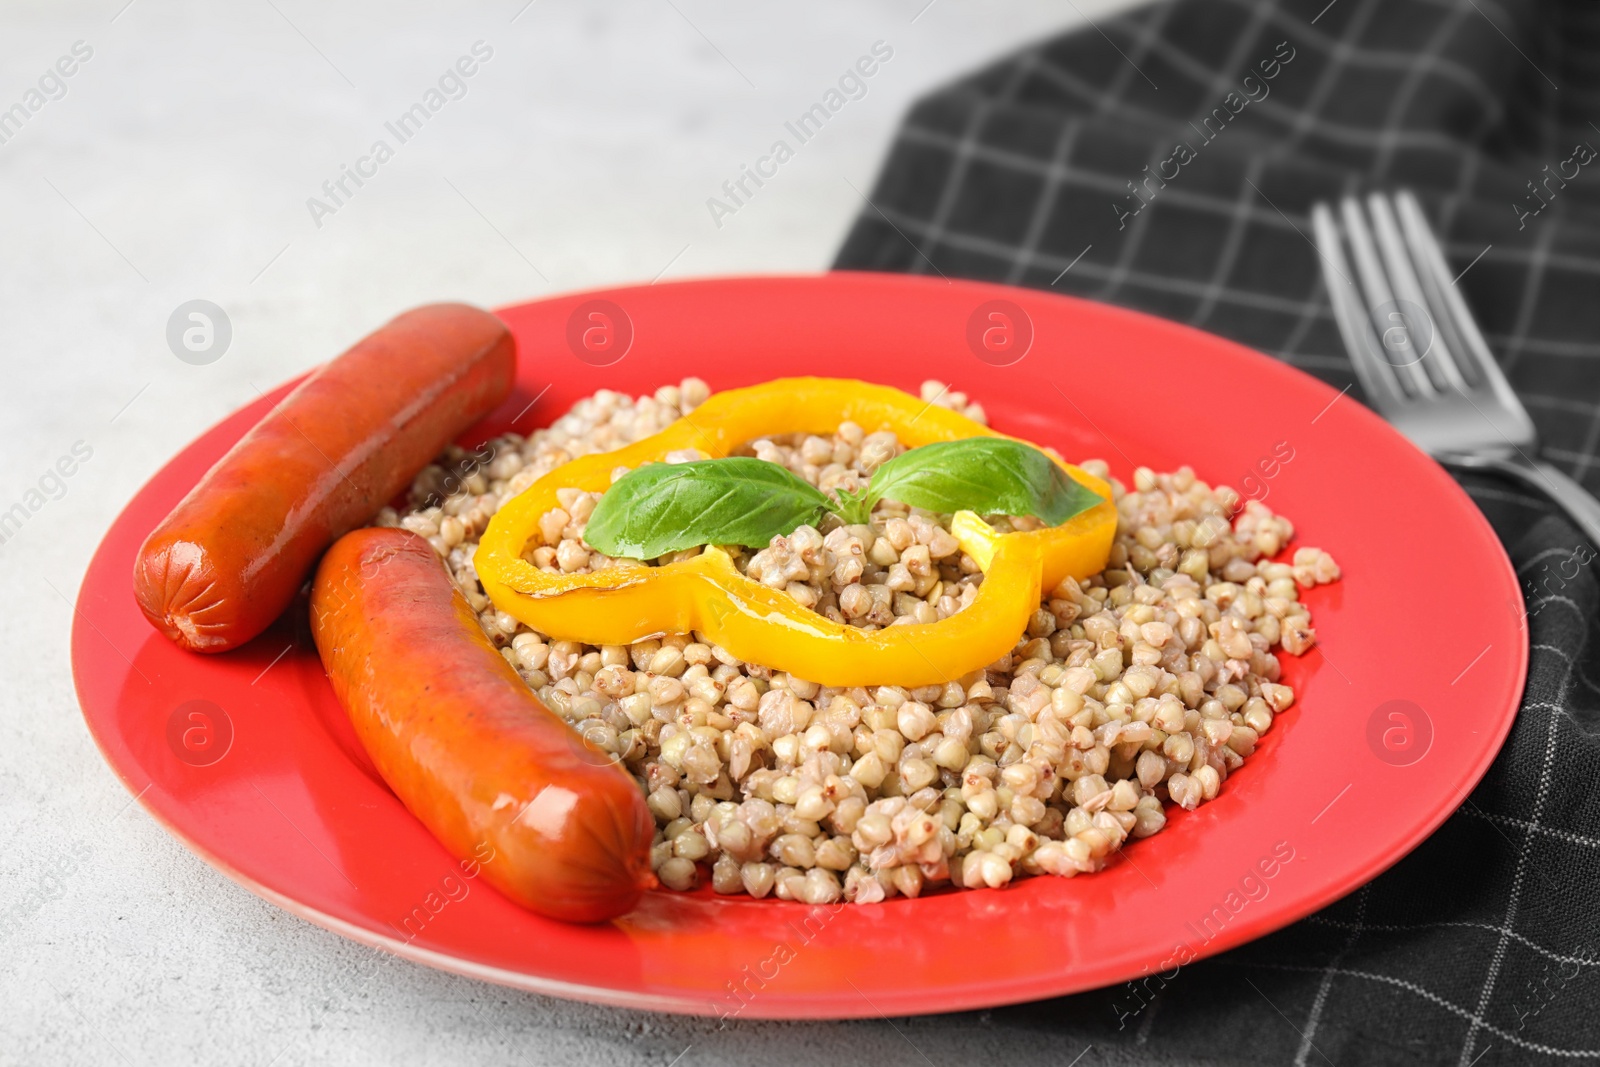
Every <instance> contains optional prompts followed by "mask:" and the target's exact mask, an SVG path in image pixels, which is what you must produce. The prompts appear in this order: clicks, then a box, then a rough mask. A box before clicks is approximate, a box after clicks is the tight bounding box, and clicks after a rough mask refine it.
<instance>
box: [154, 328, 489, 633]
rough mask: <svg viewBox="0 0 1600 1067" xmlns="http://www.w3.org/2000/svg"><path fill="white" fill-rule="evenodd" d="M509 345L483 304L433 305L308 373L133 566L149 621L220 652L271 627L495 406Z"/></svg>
mask: <svg viewBox="0 0 1600 1067" xmlns="http://www.w3.org/2000/svg"><path fill="white" fill-rule="evenodd" d="M516 359H517V357H516V342H515V341H514V340H513V339H512V337H511V334H510V332H509V331H508V330H507V329H506V327H505V324H504V323H502V322H501V321H500V320H499V319H497V318H496V317H495V316H493V315H492V314H490V313H489V312H487V311H482V310H479V309H478V308H474V307H469V306H467V305H465V304H433V305H429V306H427V307H421V308H417V309H415V310H413V311H408V312H406V313H405V314H403V315H401V316H399V317H398V318H396V319H394V321H392V322H390V323H389V324H388V325H386V326H384V327H383V328H382V329H380V330H378V331H377V332H376V333H373V334H371V335H370V336H368V337H366V338H363V339H362V340H361V341H359V342H357V343H356V345H355V346H354V347H353V348H351V349H350V350H349V351H347V352H345V353H344V354H343V355H341V356H340V357H339V358H337V359H335V360H333V361H332V362H331V363H328V364H327V365H325V366H324V367H322V368H321V369H320V370H318V371H317V372H316V373H314V374H313V375H311V377H310V378H308V379H307V380H306V381H305V382H304V383H303V384H302V385H301V386H300V387H299V388H298V389H296V390H295V391H294V392H293V393H291V394H289V396H287V397H285V398H284V400H283V402H282V403H280V404H279V405H278V406H277V407H275V408H273V409H272V411H271V412H269V413H268V414H267V416H266V418H264V419H262V420H261V422H260V423H259V424H258V425H256V426H255V427H254V428H253V429H252V430H250V432H249V433H247V434H245V435H244V437H243V438H241V439H240V440H239V442H238V443H237V444H235V445H234V446H233V448H232V449H230V450H229V451H228V453H227V455H225V456H223V457H222V458H221V459H220V460H218V461H217V463H216V465H215V466H214V467H212V468H211V470H210V471H209V472H208V473H207V474H206V476H205V477H204V478H203V479H201V481H200V484H198V485H196V486H195V487H194V489H193V490H192V491H191V492H190V493H189V495H188V496H186V497H184V499H183V501H182V502H181V503H180V504H179V505H178V506H177V507H176V508H174V509H173V511H172V514H170V515H168V516H167V518H166V520H165V521H163V522H162V524H161V525H160V526H159V527H157V528H156V530H155V531H154V532H153V533H151V535H150V536H149V538H148V539H147V540H146V541H145V543H144V545H143V547H142V548H140V550H139V556H138V559H137V560H136V561H135V564H134V575H133V588H134V595H135V597H136V598H137V599H138V601H139V606H140V608H142V609H143V611H144V614H145V617H146V618H148V619H149V620H150V621H151V623H152V624H154V625H155V627H156V628H157V629H158V630H160V631H162V632H163V633H165V634H166V635H167V636H169V637H171V638H172V639H173V640H174V641H176V642H177V643H178V644H180V645H182V646H183V647H185V648H188V649H192V650H194V651H196V652H222V651H225V650H227V649H230V648H235V647H237V646H239V645H242V644H244V643H245V642H246V641H248V640H250V639H251V638H252V637H254V636H256V635H257V634H259V633H260V632H261V631H263V630H265V629H266V628H267V627H268V626H270V625H271V624H272V621H273V620H274V619H276V618H277V617H278V616H279V615H280V614H281V613H282V612H283V610H284V608H286V607H288V605H289V602H290V601H291V600H293V599H294V596H295V593H296V592H297V591H298V590H299V588H300V584H301V583H302V582H303V581H304V580H305V577H306V575H307V574H308V573H309V572H310V570H311V567H312V565H313V564H314V563H315V562H316V559H317V556H318V555H320V554H321V553H322V551H323V549H325V548H327V547H328V546H329V545H330V544H332V543H333V541H334V540H335V539H336V538H338V537H339V536H340V535H341V534H343V533H345V532H346V531H348V530H352V529H354V528H355V527H357V526H359V525H361V524H362V523H364V522H367V521H368V520H369V519H371V518H372V516H373V515H375V514H376V513H377V511H378V509H379V508H381V507H383V506H384V505H385V504H387V503H388V502H389V501H390V500H391V499H392V498H393V497H394V496H395V495H396V494H398V493H399V492H401V491H402V490H404V489H405V488H406V486H408V485H409V484H410V483H411V480H412V479H413V478H414V477H415V476H416V474H417V472H418V471H420V470H421V469H422V468H423V467H425V466H426V465H427V464H428V463H429V462H430V461H431V460H432V459H433V458H434V457H435V456H437V455H438V454H439V453H440V452H441V451H442V450H443V449H444V447H445V446H446V445H448V444H449V443H450V442H451V441H452V440H454V439H455V437H456V436H457V435H458V434H460V433H461V432H462V431H464V430H465V429H467V428H468V427H469V426H471V425H472V424H473V423H474V422H476V421H477V420H478V419H480V418H481V417H483V416H484V415H485V414H487V413H488V412H489V411H491V410H492V409H493V408H494V407H495V406H496V405H498V404H499V403H500V402H501V401H502V400H504V399H505V398H506V396H507V395H508V394H509V393H510V391H511V384H512V381H513V379H514V377H515V375H516Z"/></svg>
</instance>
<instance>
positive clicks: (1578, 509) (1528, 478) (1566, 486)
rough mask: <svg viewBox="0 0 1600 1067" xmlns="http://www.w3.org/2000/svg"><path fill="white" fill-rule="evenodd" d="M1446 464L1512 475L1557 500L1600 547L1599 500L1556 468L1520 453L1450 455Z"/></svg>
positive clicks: (1593, 542)
mask: <svg viewBox="0 0 1600 1067" xmlns="http://www.w3.org/2000/svg"><path fill="white" fill-rule="evenodd" d="M1445 462H1447V463H1452V464H1454V465H1456V466H1460V467H1479V468H1488V469H1490V470H1496V471H1500V472H1502V473H1504V474H1509V475H1511V476H1512V477H1513V478H1516V479H1517V480H1518V481H1520V482H1522V483H1523V484H1524V485H1526V486H1528V487H1529V488H1531V489H1534V490H1536V491H1538V492H1541V493H1543V494H1545V495H1546V496H1548V497H1549V498H1550V499H1551V500H1554V501H1555V502H1556V504H1558V505H1559V506H1560V507H1561V509H1562V510H1563V511H1565V512H1566V513H1567V515H1568V516H1569V517H1571V519H1572V521H1573V522H1575V523H1576V524H1577V525H1578V528H1579V530H1581V531H1582V532H1583V533H1584V534H1585V535H1586V536H1587V537H1588V538H1589V541H1590V543H1591V545H1594V546H1600V500H1596V499H1595V498H1594V496H1593V495H1592V494H1590V492H1589V491H1588V490H1587V489H1585V488H1584V487H1583V486H1581V485H1579V484H1578V483H1577V482H1575V481H1573V480H1572V479H1571V478H1569V477H1567V476H1566V475H1565V474H1563V473H1562V472H1561V471H1560V470H1558V469H1557V468H1556V467H1554V466H1552V465H1551V464H1549V463H1546V462H1544V461H1543V460H1539V459H1528V458H1526V457H1524V456H1523V455H1522V454H1521V453H1518V454H1517V455H1515V456H1511V457H1510V458H1504V457H1498V456H1497V457H1492V458H1491V457H1471V456H1449V457H1446V459H1445Z"/></svg>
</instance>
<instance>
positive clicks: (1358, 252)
mask: <svg viewBox="0 0 1600 1067" xmlns="http://www.w3.org/2000/svg"><path fill="white" fill-rule="evenodd" d="M1339 208H1340V214H1341V215H1343V217H1344V228H1345V233H1346V235H1347V236H1348V237H1349V239H1350V252H1351V255H1352V256H1353V258H1354V259H1355V264H1356V274H1357V275H1358V276H1359V277H1360V279H1361V288H1362V289H1363V290H1364V291H1365V294H1366V310H1367V314H1368V315H1374V314H1376V313H1377V311H1378V310H1379V309H1380V308H1383V307H1385V306H1386V305H1389V304H1392V303H1393V302H1394V291H1393V290H1392V289H1390V287H1389V278H1388V276H1387V275H1386V274H1385V272H1384V269H1383V264H1382V262H1381V261H1380V260H1379V258H1378V252H1377V249H1376V247H1375V246H1374V244H1373V236H1372V227H1371V225H1369V224H1368V222H1367V219H1366V216H1365V215H1363V214H1362V212H1361V205H1360V204H1359V203H1357V201H1356V200H1355V198H1354V197H1345V198H1344V199H1343V200H1342V201H1340V203H1339ZM1374 326H1375V327H1376V329H1377V330H1378V337H1379V341H1380V342H1387V340H1388V338H1389V335H1390V333H1391V332H1392V331H1394V330H1395V329H1397V328H1396V327H1392V326H1389V325H1387V324H1385V323H1381V322H1375V323H1374ZM1398 330H1399V331H1400V334H1399V336H1401V337H1405V334H1406V331H1405V328H1404V326H1401V327H1398ZM1388 352H1389V346H1388V345H1387V344H1386V343H1383V344H1381V345H1380V347H1379V349H1378V351H1377V352H1376V353H1375V355H1376V357H1377V358H1378V360H1379V361H1380V362H1382V363H1384V364H1385V365H1387V366H1388V367H1390V368H1391V369H1392V370H1393V371H1394V374H1395V377H1396V378H1398V379H1399V380H1400V381H1401V382H1402V383H1403V384H1404V385H1407V386H1409V387H1410V390H1411V393H1412V394H1413V395H1414V396H1419V397H1430V396H1433V395H1435V394H1436V393H1437V392H1438V390H1437V389H1435V388H1434V387H1433V383H1432V382H1431V381H1429V380H1428V374H1427V372H1426V371H1424V370H1423V369H1422V368H1421V367H1420V366H1418V365H1417V361H1416V360H1411V361H1409V362H1405V363H1399V364H1397V363H1395V362H1394V361H1392V360H1391V359H1389V358H1388V356H1387V353H1388Z"/></svg>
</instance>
